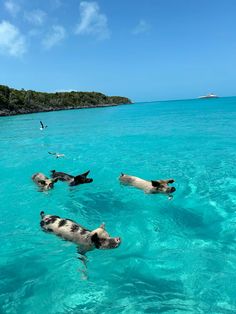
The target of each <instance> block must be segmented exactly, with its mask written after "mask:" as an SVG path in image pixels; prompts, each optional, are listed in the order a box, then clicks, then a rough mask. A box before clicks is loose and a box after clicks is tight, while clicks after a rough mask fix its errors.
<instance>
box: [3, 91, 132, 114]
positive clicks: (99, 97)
mask: <svg viewBox="0 0 236 314" xmlns="http://www.w3.org/2000/svg"><path fill="white" fill-rule="evenodd" d="M130 103H131V101H130V99H128V98H126V97H120V96H106V95H104V94H102V93H96V92H74V91H72V92H58V93H42V92H35V91H32V90H24V89H21V90H17V89H13V88H10V87H8V86H5V85H0V116H10V115H16V114H24V113H33V112H42V111H56V110H66V109H82V108H95V107H106V106H116V105H119V104H130Z"/></svg>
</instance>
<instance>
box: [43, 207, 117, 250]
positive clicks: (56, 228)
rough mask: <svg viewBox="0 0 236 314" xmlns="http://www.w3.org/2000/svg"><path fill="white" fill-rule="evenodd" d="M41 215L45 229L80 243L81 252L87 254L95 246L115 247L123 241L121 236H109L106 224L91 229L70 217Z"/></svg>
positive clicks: (99, 247) (102, 248)
mask: <svg viewBox="0 0 236 314" xmlns="http://www.w3.org/2000/svg"><path fill="white" fill-rule="evenodd" d="M40 216H41V221H40V226H41V227H42V228H43V230H44V231H47V232H52V233H54V234H56V235H58V236H60V237H62V238H63V239H65V240H68V241H72V242H74V243H75V244H77V245H78V252H79V253H80V254H85V253H86V252H88V251H91V250H93V249H95V248H96V249H100V250H104V249H114V248H117V247H118V246H119V245H120V243H121V239H120V238H118V237H116V238H111V237H110V236H109V234H108V233H107V232H106V230H105V225H104V224H102V225H101V226H100V227H98V228H97V229H94V230H92V231H91V230H88V229H85V228H83V227H82V226H81V225H79V224H77V223H76V222H74V221H73V220H70V219H63V218H60V217H59V216H54V215H45V214H44V212H41V213H40Z"/></svg>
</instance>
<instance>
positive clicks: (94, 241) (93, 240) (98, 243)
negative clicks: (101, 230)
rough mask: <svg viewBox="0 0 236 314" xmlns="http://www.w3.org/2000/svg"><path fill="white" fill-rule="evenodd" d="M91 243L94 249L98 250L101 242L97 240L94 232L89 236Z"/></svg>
mask: <svg viewBox="0 0 236 314" xmlns="http://www.w3.org/2000/svg"><path fill="white" fill-rule="evenodd" d="M91 241H92V243H93V244H94V245H95V247H96V248H97V249H99V248H100V246H101V242H100V240H99V237H98V234H97V232H95V233H94V234H93V235H92V236H91Z"/></svg>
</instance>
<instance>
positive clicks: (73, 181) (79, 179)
mask: <svg viewBox="0 0 236 314" xmlns="http://www.w3.org/2000/svg"><path fill="white" fill-rule="evenodd" d="M89 172H90V170H89V171H87V172H85V173H82V174H80V175H77V176H72V175H70V174H67V173H64V172H57V171H56V170H51V173H52V174H51V176H52V178H55V179H56V178H57V179H58V180H61V181H66V182H68V184H69V185H70V186H75V185H79V184H83V183H91V182H93V179H90V178H87V176H88V174H89Z"/></svg>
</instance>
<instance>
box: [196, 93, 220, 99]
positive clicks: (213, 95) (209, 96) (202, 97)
mask: <svg viewBox="0 0 236 314" xmlns="http://www.w3.org/2000/svg"><path fill="white" fill-rule="evenodd" d="M198 98H199V99H204V98H219V96H217V95H215V94H213V93H210V94H207V95H205V96H199V97H198Z"/></svg>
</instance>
